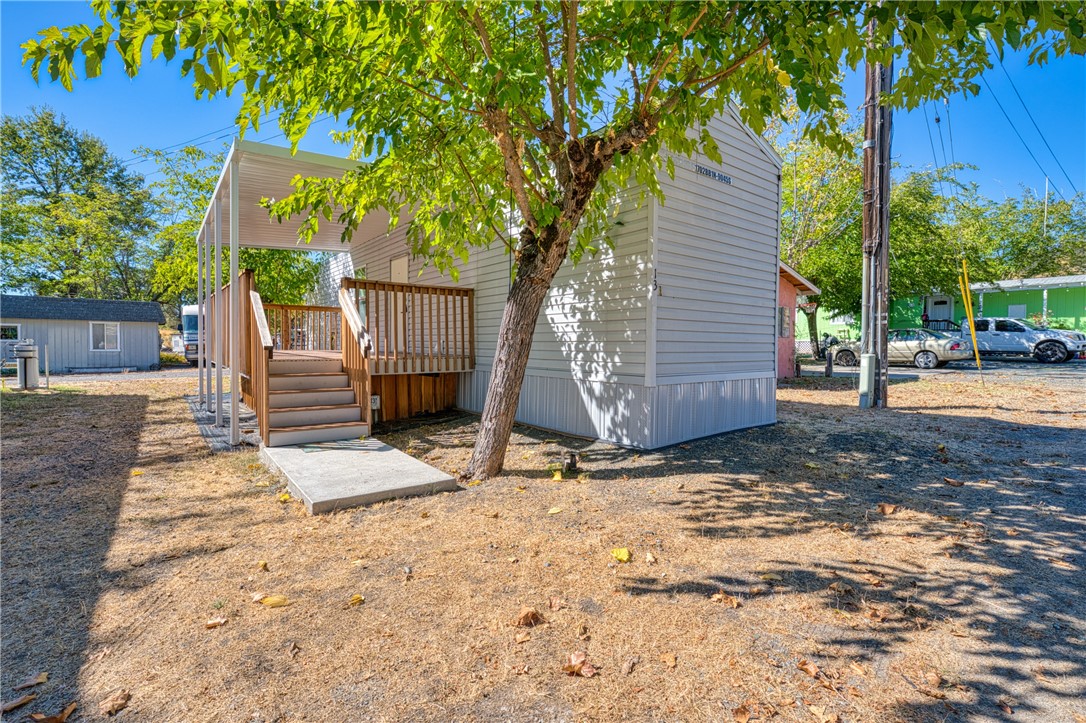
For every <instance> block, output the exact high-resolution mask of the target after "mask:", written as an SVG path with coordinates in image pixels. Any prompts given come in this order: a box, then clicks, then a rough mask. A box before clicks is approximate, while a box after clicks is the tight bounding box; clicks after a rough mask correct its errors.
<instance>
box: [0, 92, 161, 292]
mask: <svg viewBox="0 0 1086 723" xmlns="http://www.w3.org/2000/svg"><path fill="white" fill-rule="evenodd" d="M0 183H2V187H3V203H2V210H0V214H2V218H0V260H2V261H3V266H4V271H3V275H4V278H3V286H4V288H6V289H11V290H18V291H23V292H28V293H33V294H41V295H60V296H85V297H90V298H100V299H142V300H154V299H155V295H154V293H153V292H152V290H151V285H150V279H149V268H150V254H151V253H152V252H153V249H152V246H151V244H150V243H149V241H150V238H151V234H152V233H153V231H154V228H155V213H156V207H155V203H154V201H153V199H152V197H151V194H150V192H149V191H148V190H147V189H146V187H145V185H144V180H143V178H142V177H141V176H139V175H138V174H135V173H131V172H130V171H129V170H128V169H127V168H125V166H124V164H123V163H122V162H121V161H120V160H119V159H118V158H117V157H116V156H114V155H113V154H111V153H110V152H109V150H108V149H107V148H106V146H105V144H104V143H102V141H101V140H99V139H98V138H95V137H94V136H92V135H90V134H88V133H83V132H80V131H78V130H76V129H75V128H73V127H72V126H71V125H70V124H69V123H68V121H67V120H66V119H65V118H64V117H63V116H58V115H57V114H55V113H54V112H53V111H52V110H50V109H49V108H47V107H41V108H32V109H31V111H30V113H29V114H27V115H26V116H21V117H14V116H4V118H3V120H2V121H0Z"/></svg>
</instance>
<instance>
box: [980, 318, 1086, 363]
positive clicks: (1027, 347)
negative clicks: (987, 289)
mask: <svg viewBox="0 0 1086 723" xmlns="http://www.w3.org/2000/svg"><path fill="white" fill-rule="evenodd" d="M973 324H974V326H975V327H976V331H977V349H978V350H979V351H980V354H981V356H1032V357H1033V358H1035V359H1036V360H1037V361H1039V362H1044V363H1046V364H1056V363H1059V362H1064V361H1070V360H1071V359H1074V358H1075V357H1076V356H1078V355H1079V354H1081V353H1082V352H1084V351H1086V334H1081V333H1079V332H1077V331H1063V330H1061V329H1048V328H1045V327H1043V326H1038V325H1036V324H1034V323H1033V322H1031V321H1026V320H1025V319H990V318H989V319H975V320H974V321H973ZM968 335H969V322H968V321H967V320H965V319H963V320H962V336H968Z"/></svg>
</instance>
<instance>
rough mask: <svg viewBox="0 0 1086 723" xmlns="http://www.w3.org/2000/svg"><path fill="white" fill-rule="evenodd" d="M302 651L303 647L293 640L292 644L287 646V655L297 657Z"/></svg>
mask: <svg viewBox="0 0 1086 723" xmlns="http://www.w3.org/2000/svg"><path fill="white" fill-rule="evenodd" d="M300 652H302V649H301V648H300V647H298V643H296V642H294V641H293V640H292V641H291V643H290V645H288V646H287V655H289V656H290V657H291V658H296V657H298V653H300Z"/></svg>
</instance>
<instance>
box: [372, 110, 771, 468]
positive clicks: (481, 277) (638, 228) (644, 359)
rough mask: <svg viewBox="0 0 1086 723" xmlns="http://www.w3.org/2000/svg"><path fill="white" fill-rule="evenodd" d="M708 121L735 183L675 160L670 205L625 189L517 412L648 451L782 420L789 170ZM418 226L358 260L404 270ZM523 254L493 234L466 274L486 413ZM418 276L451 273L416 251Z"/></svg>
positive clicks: (536, 355)
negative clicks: (512, 253)
mask: <svg viewBox="0 0 1086 723" xmlns="http://www.w3.org/2000/svg"><path fill="white" fill-rule="evenodd" d="M710 130H711V132H713V133H714V134H715V135H716V137H717V139H718V143H719V145H720V149H721V152H722V153H723V154H724V156H725V169H724V172H725V173H727V174H728V175H730V176H731V178H732V185H725V184H722V183H721V182H720V181H718V180H714V179H712V178H707V177H705V176H704V175H702V174H699V173H697V172H696V171H695V170H694V164H693V163H692V162H691V161H689V160H688V159H682V160H680V159H676V163H677V166H678V168H677V172H676V178H675V180H674V181H671V180H670V179H668V178H666V176H665V178H664V179H663V181H664V185H665V189H666V192H667V202H666V204H664V205H663V206H661V205H659V204H658V203H657V202H656V201H655V200H654V199H652V198H651V197H650V198H649V199H647V200H646V202H645V203H644V205H642V206H641V207H640V208H637V207H636V205H635V204H633V203H631V202H630V201H629V199H627V200H626V201H625V203H624V205H622V206H621V207H620V208H622V211H621V213H619V214H618V216H617V223H616V224H615V225H614V227H613V230H612V232H611V239H612V241H613V242H614V248H613V249H610V248H608V247H606V246H605V245H601V251H600V253H599V254H598V255H597V256H595V257H593V258H586V259H585V260H584V261H582V262H581V264H579V265H578V266H577V267H573V266H572V265H571V264H566V265H565V266H564V267H563V268H562V269H561V270H560V271H559V273H558V276H557V277H556V278H555V281H554V285H553V288H552V289H551V291H550V293H549V295H548V297H547V301H546V302H545V305H544V308H543V309H542V311H541V313H540V315H539V319H538V321H537V323H536V328H535V334H534V338H533V342H532V351H531V356H530V357H529V362H528V368H527V372H526V375H525V380H524V386H523V389H522V392H521V398H520V406H519V409H518V412H517V420H518V421H521V422H524V423H527V424H533V425H536V426H540V427H545V428H548V429H554V430H557V431H562V432H567V433H571V434H578V435H583V436H588V437H595V438H600V439H604V440H607V441H611V442H615V443H618V444H623V445H628V446H633V447H640V448H650V449H651V448H656V447H661V446H665V445H668V444H676V443H678V442H682V441H685V440H688V439H693V438H696V437H703V436H708V435H711V434H716V433H719V432H723V431H727V430H731V429H740V428H744V427H750V426H756V425H762V424H770V423H772V422H774V421H775V419H776V404H775V393H776V382H775V379H776V354H775V350H776V306H777V302H776V299H777V276H778V269H777V241H778V227H777V221H778V213H779V197H780V194H779V188H780V186H779V180H778V175H777V174H778V168H777V166H776V165H775V164H774V162H773V160H772V159H771V157H770V156H769V155H768V154H767V153H766V152H765V151H763V150H762V149H761V148H759V147H758V146H757V144H756V143H755V142H754V140H753V139H752V138H751V137H750V136H749V135H747V134H746V131H745V130H743V128H742V127H741V126H740V124H739V123H738V121H736V120H735V119H734V118H732V117H731V116H729V117H727V118H725V119H722V120H721V121H720V122H717V123H714V124H713V126H712V127H711V129H710ZM702 164H703V165H706V166H710V167H713V168H715V165H714V164H710V163H709V162H708V161H702ZM405 233H406V230H405V225H401V227H400V228H399V229H397V230H396V231H395V232H394V233H393V234H391V235H388V236H382V237H379V238H375V239H371V240H369V241H364V242H356V243H355V247H354V249H353V250H352V253H351V255H352V259H353V262H354V266H355V268H356V269H360V268H365V276H366V278H367V279H374V280H379V281H385V280H390V279H391V269H390V265H391V261H392V259H394V258H397V257H402V256H404V255H406V254H407V253H408V249H407V245H406V242H405ZM509 264H510V260H509V257H508V256H507V255H506V254H505V253H504V251H503V249H502V247H501V246H500V245H495V246H493V247H492V248H490V249H486V250H473V252H472V254H471V257H470V259H469V262H468V263H467V264H466V265H465V266H464V267H463V268H462V269H461V274H460V280H459V284H460V285H462V286H471V287H474V288H475V313H476V358H477V363H476V371H475V372H473V373H468V374H464V375H462V377H461V380H460V384H459V385H458V389H457V404H458V406H460V407H461V408H463V409H467V410H470V411H475V412H479V411H482V408H483V405H484V402H485V400H486V389H487V384H488V382H489V379H490V372H491V369H492V367H493V358H494V350H495V346H496V344H497V334H498V327H499V325H500V323H501V316H502V311H503V309H504V306H505V300H506V296H507V294H508V291H509V280H510V265H509ZM420 271H421V273H420ZM654 272H655V274H656V281H657V288H658V291H657V292H656V293H655V294H654V292H653V291H652V289H653V277H654ZM408 280H409V281H410V282H411V283H420V284H440V285H451V284H452V282H451V281H450V280H449V279H448V278H447V277H443V276H441V275H439V274H438V273H437V272H436V271H434V270H433V269H432V268H426V269H424V268H423V264H422V260H421V259H411V260H410V262H409V273H408ZM654 328H655V332H654V331H653V329H654Z"/></svg>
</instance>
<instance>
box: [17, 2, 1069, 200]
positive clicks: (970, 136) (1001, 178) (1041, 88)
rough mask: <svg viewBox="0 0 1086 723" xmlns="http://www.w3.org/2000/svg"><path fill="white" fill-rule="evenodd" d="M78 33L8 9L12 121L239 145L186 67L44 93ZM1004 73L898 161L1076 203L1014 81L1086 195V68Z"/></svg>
mask: <svg viewBox="0 0 1086 723" xmlns="http://www.w3.org/2000/svg"><path fill="white" fill-rule="evenodd" d="M77 22H87V23H90V22H93V15H92V14H91V12H90V10H89V8H88V6H87V5H86V4H85V3H76V2H70V3H54V2H50V3H43V2H15V1H13V0H3V1H2V2H0V110H2V112H3V113H5V114H10V115H21V114H23V113H26V112H27V110H28V109H29V107H30V106H32V105H42V104H47V105H50V106H52V107H53V108H54V109H55V110H57V111H59V112H61V113H63V114H64V115H66V116H67V117H68V119H69V121H70V122H71V123H72V124H74V125H75V126H76V127H77V128H80V129H83V130H87V131H89V132H91V133H93V134H94V135H97V136H99V137H100V138H102V139H103V140H104V141H105V142H106V144H107V145H108V146H109V148H110V149H111V150H112V151H113V152H114V153H115V154H117V155H118V156H120V157H121V158H123V159H133V160H132V167H133V168H134V169H135V170H138V171H140V172H142V173H145V174H151V173H152V172H153V170H154V169H153V164H151V163H150V162H144V163H140V162H139V160H138V159H134V158H133V156H134V154H133V153H132V151H133V149H135V148H136V147H138V146H148V147H152V148H164V147H167V146H174V145H175V144H180V143H183V142H185V141H189V140H192V139H196V142H197V143H204V144H206V145H204V147H205V148H208V149H213V148H217V147H218V146H219V144H221V143H225V142H228V141H229V139H230V137H232V135H233V129H232V124H233V119H234V116H235V114H236V112H237V109H238V107H239V106H240V99H239V98H237V97H233V98H225V97H220V98H216V99H215V100H213V101H206V100H203V101H197V100H196V99H195V98H194V97H193V93H192V89H191V86H190V83H189V82H188V81H187V80H184V79H182V78H181V77H180V70H179V67H180V63H177V62H175V63H172V64H169V65H167V64H164V63H161V62H156V63H150V64H147V65H145V66H144V69H143V70H142V71H141V73H140V74H139V76H137V77H136V78H135V79H129V78H128V77H127V76H125V75H124V73H123V72H122V71H121V68H120V64H119V63H118V62H117V61H116V59H113V60H112V62H107V64H106V66H105V68H104V70H103V75H102V77H100V78H96V79H93V80H90V81H77V82H76V85H75V89H74V91H73V92H70V93H69V92H68V91H65V90H64V89H63V88H62V87H61V86H60V84H59V83H51V82H49V81H48V79H47V77H45V78H43V82H42V83H41V84H40V85H35V84H34V82H33V80H31V78H30V73H29V70H28V69H27V68H25V67H23V66H22V65H21V58H22V50H21V49H20V48H19V45H20V44H22V43H23V42H25V41H26V40H27V39H28V38H31V37H33V36H34V35H35V34H36V33H37V31H38V30H41V29H42V28H45V27H48V26H51V25H60V26H64V25H68V24H72V23H77ZM1004 64H1005V68H1006V70H1007V73H1008V74H1009V76H1010V80H1009V79H1008V76H1007V75H1005V74H1004V73H1003V71H1002V70H1001V69H1000V68H999V67H998V66H997V67H996V68H994V69H992V70H991V71H989V72H988V73H987V74H986V76H985V78H986V80H987V81H988V83H989V85H990V86H991V90H990V91H989V89H988V88H985V87H982V90H981V94H980V95H979V96H976V97H969V98H964V97H962V96H956V97H954V98H951V99H950V101H949V112H948V107H947V105H945V104H944V103H942V102H940V103H931V104H928V106H927V108H926V110H927V114H926V118H925V113H924V111H923V110H922V109H918V110H915V111H912V112H910V113H905V112H901V111H899V112H897V113H896V114H895V116H894V137H893V155H894V158H895V160H896V161H898V162H899V163H901V164H902V165H905V166H912V167H925V166H931V165H933V164H935V158H933V152H932V145H933V142H934V146H935V156H936V157H937V158H938V163H939V165H942V163H943V160H944V158H946V159H947V160H949V159H950V158H951V155H952V152H951V143H950V135H951V133H952V134H953V157H954V158H955V159H956V160H957V161H958V162H960V163H968V164H972V165H974V166H977V169H978V170H976V171H973V172H968V173H966V174H963V175H962V177H961V178H962V180H964V181H974V182H976V183H977V184H979V185H980V188H981V191H982V192H983V193H985V194H986V195H988V196H990V197H992V198H1002V197H1004V196H1017V195H1019V194H1020V192H1021V186H1022V185H1025V186H1028V187H1031V188H1033V189H1036V190H1037V191H1038V192H1043V189H1044V185H1045V173H1044V172H1042V171H1041V170H1040V168H1038V164H1039V165H1040V166H1041V167H1042V168H1043V169H1044V171H1046V172H1047V173H1048V174H1049V176H1050V178H1051V182H1052V183H1053V184H1054V185H1055V186H1056V187H1057V188H1058V189H1060V190H1061V191H1062V192H1063V194H1064V195H1066V196H1070V195H1071V187H1070V186H1071V183H1069V182H1068V180H1067V178H1066V177H1065V176H1064V174H1063V172H1062V171H1061V170H1060V168H1059V166H1058V165H1057V163H1056V160H1055V159H1054V158H1053V156H1052V155H1051V153H1050V152H1049V150H1048V149H1047V148H1046V147H1045V143H1044V141H1043V140H1042V138H1041V136H1040V135H1039V134H1038V132H1037V129H1035V128H1034V126H1033V123H1032V122H1031V121H1030V118H1029V117H1028V116H1027V114H1026V110H1025V109H1024V108H1023V104H1022V103H1021V102H1020V101H1019V99H1018V97H1017V96H1016V95H1015V89H1014V88H1012V81H1013V84H1014V86H1015V87H1016V88H1017V91H1018V93H1019V94H1021V96H1022V99H1023V100H1024V102H1025V104H1026V105H1027V106H1028V107H1029V111H1030V113H1032V116H1033V119H1034V120H1035V121H1036V123H1037V125H1038V126H1039V127H1040V130H1041V132H1042V133H1043V134H1044V139H1045V140H1047V142H1048V144H1049V145H1050V146H1051V147H1052V149H1053V150H1054V151H1055V152H1056V153H1057V154H1059V161H1060V163H1061V164H1062V165H1063V168H1064V169H1065V170H1066V172H1067V174H1068V175H1070V178H1071V182H1072V183H1073V184H1074V186H1075V187H1077V188H1078V190H1079V191H1086V59H1084V58H1082V57H1065V58H1061V59H1058V60H1056V61H1054V62H1052V63H1050V64H1049V65H1047V66H1044V67H1038V66H1029V65H1028V64H1027V62H1026V57H1025V56H1024V55H1014V56H1009V57H1007V58H1006V59H1005V61H1004ZM862 86H863V82H862V79H861V78H859V77H858V76H857V77H851V78H849V79H848V83H847V92H848V97H847V101H848V103H849V105H850V106H851V107H853V108H857V107H859V105H860V103H861V102H862V99H863V98H862V94H863V87H862ZM982 86H983V84H982ZM996 100H998V102H999V103H1001V104H1002V106H1003V108H1004V109H1005V110H1006V112H1007V114H1009V115H1010V118H1011V121H1012V122H1013V125H1014V127H1015V128H1017V130H1018V132H1019V133H1021V135H1022V137H1023V138H1024V139H1025V143H1026V145H1028V148H1029V151H1032V153H1033V155H1034V156H1036V159H1037V161H1034V160H1033V159H1031V158H1030V155H1029V151H1027V150H1026V146H1024V145H1023V143H1022V141H1020V140H1019V139H1018V138H1017V137H1016V135H1015V131H1014V130H1013V129H1012V126H1011V124H1010V123H1008V121H1007V119H1006V118H1005V117H1004V116H1003V112H1002V111H1000V109H999V107H998V105H997V104H996ZM935 111H938V113H939V116H940V118H941V119H942V121H941V123H940V124H939V125H938V126H937V125H935V123H934V122H933V120H934V114H935ZM948 121H949V127H948ZM332 127H333V124H332V122H331V121H328V120H325V121H323V122H321V123H318V124H316V125H315V126H314V127H313V128H312V130H311V131H310V133H309V135H308V136H307V137H306V138H305V139H304V140H303V142H302V144H301V148H303V149H305V150H310V151H317V152H321V153H333V154H336V155H342V154H343V152H342V150H340V149H339V148H338V147H337V146H336V145H335V144H334V143H332V141H331V139H330V138H328V131H329V130H331V129H332ZM940 129H941V130H942V143H940V138H939V130H940ZM929 131H930V133H931V137H930V138H929ZM246 138H248V139H251V140H261V141H266V142H271V143H280V144H283V145H285V144H286V142H285V140H284V139H283V138H282V136H281V135H279V129H278V128H277V127H276V126H275V124H274V123H270V124H267V126H265V127H262V130H261V132H260V133H252V132H250V133H248V134H246Z"/></svg>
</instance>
